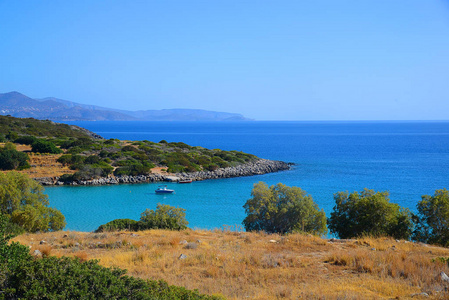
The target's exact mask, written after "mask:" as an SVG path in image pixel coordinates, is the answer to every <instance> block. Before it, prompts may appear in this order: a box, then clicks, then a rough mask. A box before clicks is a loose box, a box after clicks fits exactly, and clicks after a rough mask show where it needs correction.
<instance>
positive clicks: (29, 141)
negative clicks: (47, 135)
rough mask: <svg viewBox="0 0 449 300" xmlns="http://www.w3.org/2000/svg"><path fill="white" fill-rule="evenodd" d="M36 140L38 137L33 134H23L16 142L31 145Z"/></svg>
mask: <svg viewBox="0 0 449 300" xmlns="http://www.w3.org/2000/svg"><path fill="white" fill-rule="evenodd" d="M36 141H37V138H36V137H34V136H31V135H25V136H21V137H18V138H17V139H15V140H14V143H18V144H24V145H31V144H33V143H34V142H36Z"/></svg>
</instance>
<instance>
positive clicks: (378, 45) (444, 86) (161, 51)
mask: <svg viewBox="0 0 449 300" xmlns="http://www.w3.org/2000/svg"><path fill="white" fill-rule="evenodd" d="M9 91H19V92H21V93H24V94H25V95H28V96H30V97H33V98H43V97H47V96H53V97H56V98H60V99H65V100H70V101H75V102H80V103H84V104H95V105H99V106H106V107H113V108H119V109H128V110H145V109H163V108H199V109H206V110H215V111H226V112H235V113H242V114H243V115H245V116H246V117H249V118H254V119H257V120H448V119H449V1H434V0H363V1H361V0H353V1H345V0H339V1H335V0H314V1H306V0H292V1H289V0H283V1H264V0H254V1H250V0H247V1H245V0H226V1H212V0H204V1H196V0H189V1H186V0H179V1H171V0H164V1H150V0H148V1H130V0H126V1H125V0H124V1H112V0H110V1H81V0H76V1H50V0H43V1H27V0H21V1H14V0H0V93H4V92H9Z"/></svg>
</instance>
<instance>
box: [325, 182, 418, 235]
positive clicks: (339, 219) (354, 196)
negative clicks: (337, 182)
mask: <svg viewBox="0 0 449 300" xmlns="http://www.w3.org/2000/svg"><path fill="white" fill-rule="evenodd" d="M334 199H335V206H334V209H333V211H332V213H331V217H330V218H329V220H328V226H329V229H330V231H331V232H332V233H334V234H337V235H338V236H339V237H340V238H351V237H356V236H360V235H372V236H391V237H394V238H397V239H409V238H410V235H411V233H412V230H413V223H412V215H411V213H410V211H409V210H408V209H406V208H402V207H400V206H399V205H397V204H395V203H390V202H389V201H390V199H389V193H388V192H375V191H374V190H369V189H364V190H363V191H361V192H360V193H359V192H353V193H351V194H349V193H348V192H339V193H337V194H335V195H334Z"/></svg>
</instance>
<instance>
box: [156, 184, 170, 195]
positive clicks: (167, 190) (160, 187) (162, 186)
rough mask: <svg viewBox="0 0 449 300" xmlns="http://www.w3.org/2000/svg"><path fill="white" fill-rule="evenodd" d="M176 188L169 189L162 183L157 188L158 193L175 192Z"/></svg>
mask: <svg viewBox="0 0 449 300" xmlns="http://www.w3.org/2000/svg"><path fill="white" fill-rule="evenodd" d="M174 191H175V190H171V189H168V188H167V186H166V185H160V186H159V187H158V188H157V189H156V190H155V192H156V194H173V192H174Z"/></svg>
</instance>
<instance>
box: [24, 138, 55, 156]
mask: <svg viewBox="0 0 449 300" xmlns="http://www.w3.org/2000/svg"><path fill="white" fill-rule="evenodd" d="M31 151H32V152H38V153H50V154H59V153H62V150H61V149H59V148H58V147H56V145H55V144H53V143H52V142H49V141H45V140H37V141H35V142H34V143H33V144H32V145H31Z"/></svg>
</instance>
